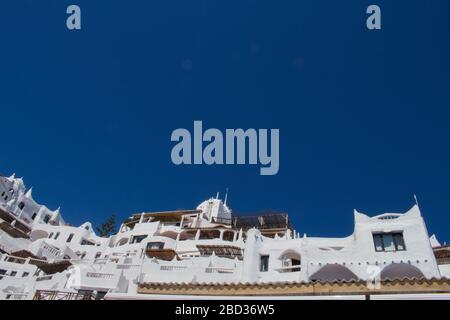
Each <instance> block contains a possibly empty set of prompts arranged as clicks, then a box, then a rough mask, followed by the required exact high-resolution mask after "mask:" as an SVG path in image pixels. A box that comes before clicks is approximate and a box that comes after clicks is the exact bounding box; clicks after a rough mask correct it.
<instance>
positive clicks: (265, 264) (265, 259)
mask: <svg viewBox="0 0 450 320" xmlns="http://www.w3.org/2000/svg"><path fill="white" fill-rule="evenodd" d="M259 271H261V272H267V271H269V256H261V261H260V265H259Z"/></svg>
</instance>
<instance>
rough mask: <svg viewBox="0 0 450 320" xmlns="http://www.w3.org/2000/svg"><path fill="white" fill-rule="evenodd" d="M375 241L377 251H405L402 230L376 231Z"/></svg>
mask: <svg viewBox="0 0 450 320" xmlns="http://www.w3.org/2000/svg"><path fill="white" fill-rule="evenodd" d="M373 242H374V245H375V251H377V252H395V251H405V250H406V247H405V241H404V239H403V233H402V232H390V233H374V234H373Z"/></svg>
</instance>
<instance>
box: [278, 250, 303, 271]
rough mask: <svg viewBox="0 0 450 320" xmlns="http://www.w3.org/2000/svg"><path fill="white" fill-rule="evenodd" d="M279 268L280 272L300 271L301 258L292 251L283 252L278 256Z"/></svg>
mask: <svg viewBox="0 0 450 320" xmlns="http://www.w3.org/2000/svg"><path fill="white" fill-rule="evenodd" d="M280 260H281V266H282V268H281V269H280V271H283V272H298V271H300V270H301V268H300V265H301V256H300V254H299V253H297V252H296V251H293V250H289V251H286V252H284V253H283V254H282V255H281V256H280Z"/></svg>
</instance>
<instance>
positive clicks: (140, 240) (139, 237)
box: [131, 235, 147, 243]
mask: <svg viewBox="0 0 450 320" xmlns="http://www.w3.org/2000/svg"><path fill="white" fill-rule="evenodd" d="M145 238H147V236H146V235H142V236H134V237H133V239H131V243H141V242H142V240H144V239H145Z"/></svg>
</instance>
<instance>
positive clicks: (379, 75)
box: [0, 0, 450, 241]
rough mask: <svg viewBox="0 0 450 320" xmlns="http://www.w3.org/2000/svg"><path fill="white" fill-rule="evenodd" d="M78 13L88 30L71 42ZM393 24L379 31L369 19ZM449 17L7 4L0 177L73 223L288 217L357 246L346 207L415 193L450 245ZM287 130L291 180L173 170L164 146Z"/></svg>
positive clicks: (1, 19)
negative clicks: (69, 23)
mask: <svg viewBox="0 0 450 320" xmlns="http://www.w3.org/2000/svg"><path fill="white" fill-rule="evenodd" d="M74 3H75V4H78V5H80V7H81V10H82V30H81V31H76V32H71V31H68V30H67V29H66V27H65V20H66V14H65V11H66V7H67V6H68V5H69V4H74ZM373 3H376V4H378V5H380V6H381V8H382V27H383V30H382V31H377V32H369V31H368V30H367V29H366V28H365V19H366V15H365V10H366V8H367V6H368V5H369V4H373ZM449 12H450V2H449V1H448V0H433V1H424V0H422V1H406V0H404V1H401V0H396V1H379V0H377V1H363V0H361V1H335V0H314V1H313V0H308V1H299V0H290V1H287V0H281V1H257V0H252V1H248V0H236V1H235V0H232V1H211V0H202V1H200V0H189V1H186V0H182V1H181V0H171V1H159V0H157V1H156V0H155V1H144V0H142V1H125V0H121V1H113V0H108V1H106V0H105V1H101V0H96V1H84V0H83V1H82V0H72V1H60V0H58V1H57V0H53V1H50V0H41V1H24V0H16V1H7V2H5V3H2V5H1V8H0V41H1V42H0V114H1V115H0V121H1V137H2V138H1V143H0V146H1V152H0V171H1V172H3V173H5V174H11V173H13V172H16V173H17V174H18V175H19V176H23V177H24V178H25V182H26V184H27V186H28V187H31V186H32V187H34V197H35V199H36V200H37V201H39V202H41V203H44V204H47V205H48V206H49V207H50V208H53V209H55V208H56V207H58V206H60V205H61V207H62V210H63V215H64V217H65V219H66V220H68V221H70V222H72V223H74V224H80V223H82V222H84V221H85V220H91V221H92V222H94V223H95V224H98V223H99V222H101V221H103V220H104V219H105V218H106V217H107V216H109V215H110V214H111V213H112V212H116V213H117V214H118V216H119V217H120V218H125V217H126V216H128V215H130V214H132V213H136V212H141V211H151V210H170V209H178V208H193V207H195V206H196V205H197V204H198V203H200V202H201V201H202V200H204V199H206V198H208V197H210V196H213V195H215V194H216V192H217V191H221V192H222V194H223V191H224V190H225V188H226V187H228V188H230V197H229V204H230V206H231V207H232V209H233V210H234V212H236V213H238V212H243V213H250V212H259V211H264V210H267V209H274V210H277V211H286V212H288V213H289V214H290V216H291V218H292V220H293V222H294V223H295V225H296V227H297V230H298V231H299V232H301V233H307V234H308V235H310V236H347V235H349V234H351V232H352V231H353V209H354V208H357V209H359V210H360V211H363V212H367V213H368V214H371V215H375V214H379V213H383V212H403V211H406V210H407V209H409V207H410V206H412V205H413V204H414V199H413V194H414V193H416V194H417V196H418V198H419V201H420V203H421V209H422V211H423V215H424V217H425V219H426V222H427V224H428V228H429V231H430V233H436V234H437V235H438V237H439V238H440V240H441V241H449V240H450V230H449V225H450V215H449V210H448V208H449V206H450V204H449V199H448V198H449V197H448V195H449V193H450V188H449V181H450V168H449V163H450V151H449V137H450V126H449V116H450V109H449V107H450V91H449V89H450V76H449V75H450V61H449V57H450V45H449V41H448V39H449V31H450V19H449ZM194 120H202V121H203V122H204V125H205V126H206V127H215V128H219V129H225V128H239V127H241V128H249V127H251V128H279V129H280V135H281V138H280V139H281V141H280V148H281V155H280V172H279V174H278V175H276V176H260V175H259V167H255V166H240V167H238V166H212V167H207V166H196V167H194V166H190V167H189V166H180V167H176V166H174V165H173V164H172V163H171V160H170V151H171V148H172V146H173V144H172V143H171V142H170V134H171V132H172V131H173V130H174V129H176V128H179V127H185V128H192V125H193V121H194Z"/></svg>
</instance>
